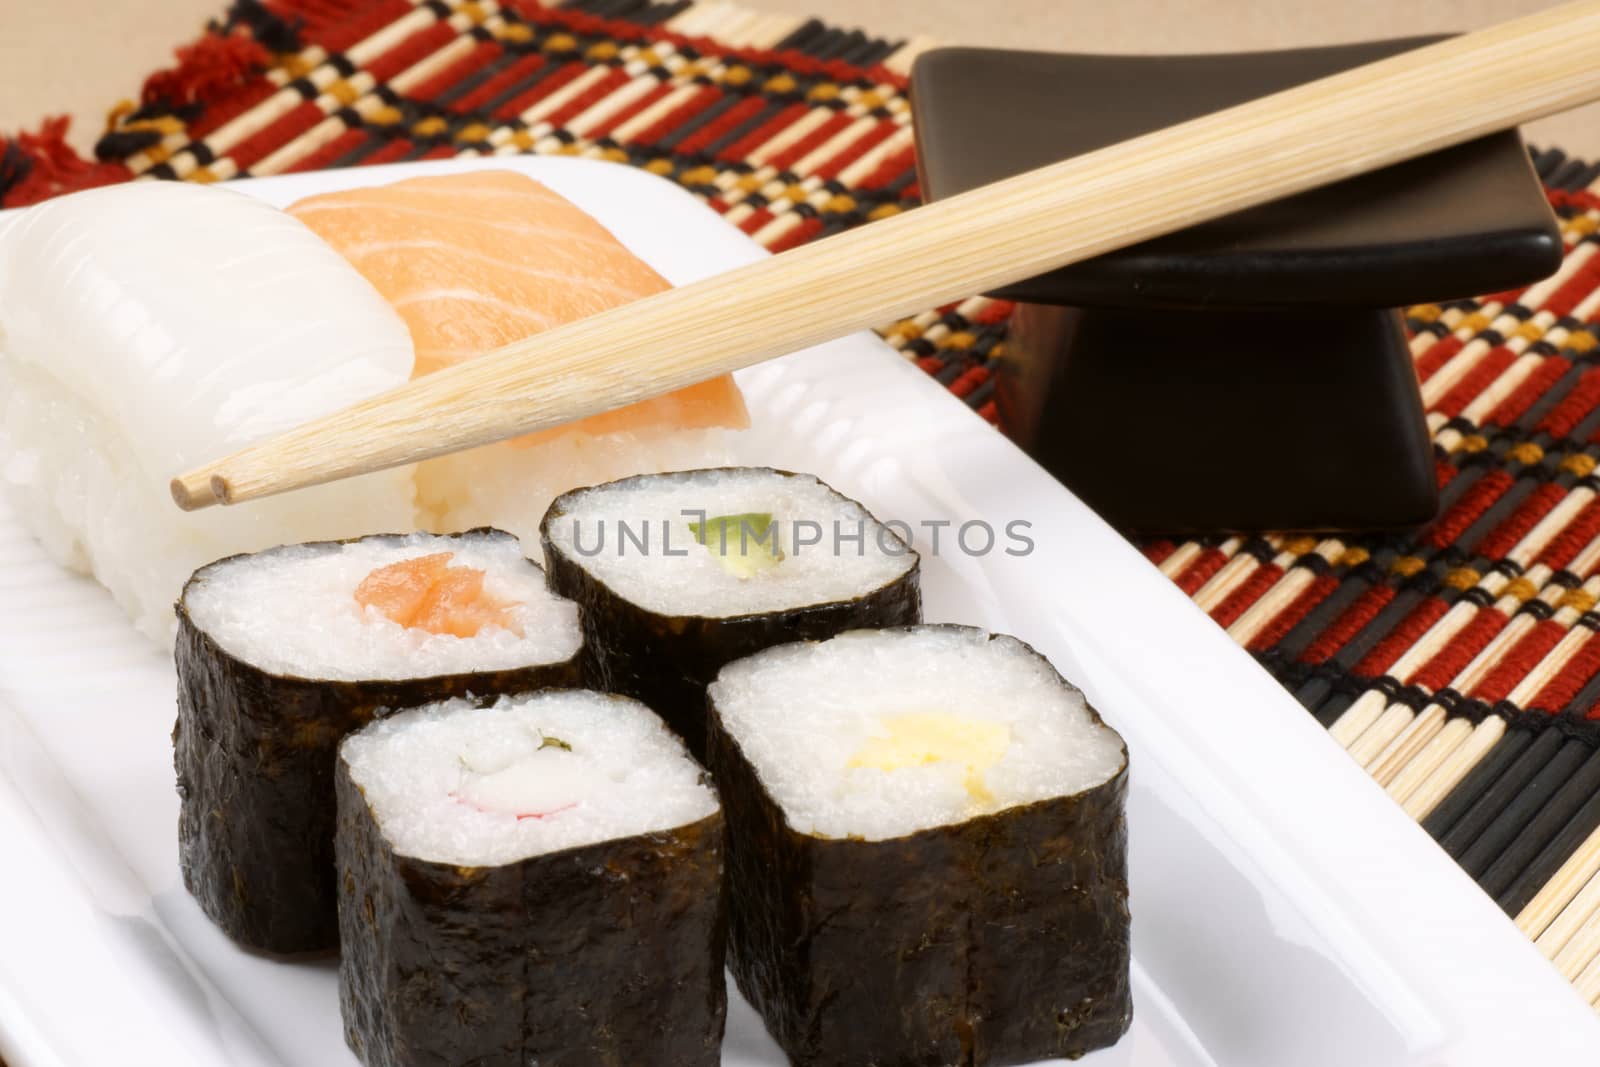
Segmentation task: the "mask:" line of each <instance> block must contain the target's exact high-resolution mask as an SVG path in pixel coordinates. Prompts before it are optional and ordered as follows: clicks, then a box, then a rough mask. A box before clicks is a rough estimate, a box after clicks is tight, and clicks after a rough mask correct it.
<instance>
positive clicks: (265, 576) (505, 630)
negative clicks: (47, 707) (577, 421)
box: [172, 530, 586, 954]
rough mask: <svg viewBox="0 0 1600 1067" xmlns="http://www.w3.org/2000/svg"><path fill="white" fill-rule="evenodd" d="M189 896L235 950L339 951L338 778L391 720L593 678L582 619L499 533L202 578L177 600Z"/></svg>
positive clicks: (329, 550)
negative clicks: (348, 743)
mask: <svg viewBox="0 0 1600 1067" xmlns="http://www.w3.org/2000/svg"><path fill="white" fill-rule="evenodd" d="M177 612H178V637H177V647H176V652H175V655H176V659H177V670H178V723H177V726H176V728H175V729H174V731H173V735H172V739H173V749H174V762H175V763H176V766H177V772H178V793H179V795H180V797H181V798H182V803H181V806H180V814H179V823H178V844H179V854H180V859H181V861H182V866H183V879H184V884H185V885H186V886H187V887H188V889H189V892H190V893H192V894H193V895H194V897H195V899H196V900H198V901H199V902H200V906H201V907H202V908H203V909H204V910H205V912H206V914H207V915H209V916H210V917H211V918H212V920H213V921H215V922H216V923H217V925H219V926H221V927H222V929H223V930H224V931H225V932H226V933H227V934H228V936H230V937H232V938H233V939H234V940H235V941H237V942H239V943H240V944H241V945H244V946H247V947H249V948H254V949H259V950H262V951H266V952H274V953H283V954H289V953H301V952H316V951H325V950H328V949H332V948H335V947H337V945H338V920H337V914H336V897H335V894H334V880H333V824H334V796H333V768H334V761H335V759H336V757H337V751H338V745H339V741H340V739H341V738H343V737H344V735H345V734H347V733H349V732H350V731H351V730H355V729H358V728H359V727H361V726H364V725H366V724H367V723H368V722H370V721H371V720H372V719H373V718H374V717H376V716H377V715H379V714H380V713H381V712H382V711H384V710H385V709H393V708H402V707H410V706H413V705H417V704H425V703H429V702H431V701H436V700H443V699H448V698H450V697H458V696H465V695H467V694H472V695H474V696H477V697H489V698H492V697H494V696H497V695H500V694H502V693H510V692H521V691H524V690H527V689H533V688H538V687H540V686H550V685H559V686H571V685H581V684H583V682H584V680H585V679H584V673H585V671H584V669H583V664H584V663H585V662H586V657H585V656H584V654H583V632H582V626H581V624H580V622H579V616H578V607H577V605H575V604H573V603H572V602H571V601H568V600H563V599H562V598H560V597H558V596H556V595H555V594H553V593H551V592H550V591H549V590H548V589H547V587H546V585H545V581H544V574H543V572H542V571H540V569H539V567H538V566H537V565H536V564H534V563H532V562H530V561H529V560H527V559H526V558H524V556H523V554H522V549H521V546H520V544H519V543H518V541H517V539H516V538H514V537H512V536H511V535H509V534H504V533H500V532H498V531H494V530H474V531H471V532H468V533H463V534H457V535H454V536H450V537H435V536H431V535H427V534H414V535H410V536H378V537H364V538H361V539H360V540H356V541H348V542H334V541H324V542H316V543H312V544H304V545H292V546H288V547H284V548H276V549H270V550H268V551H265V552H258V553H255V554H253V555H245V556H233V557H231V558H229V559H225V560H221V561H219V562H217V563H213V564H210V565H209V566H206V567H202V568H201V569H200V570H199V571H197V572H196V573H195V575H194V577H192V578H191V579H190V580H189V582H188V584H187V585H186V586H185V587H184V591H183V596H182V598H181V599H180V600H179V602H178V605H177Z"/></svg>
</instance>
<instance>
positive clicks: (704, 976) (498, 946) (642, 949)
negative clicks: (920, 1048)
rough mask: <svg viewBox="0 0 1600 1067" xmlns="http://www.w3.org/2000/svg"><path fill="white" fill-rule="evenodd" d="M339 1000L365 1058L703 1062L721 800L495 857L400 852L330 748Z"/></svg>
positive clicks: (717, 1007)
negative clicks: (646, 828) (672, 820)
mask: <svg viewBox="0 0 1600 1067" xmlns="http://www.w3.org/2000/svg"><path fill="white" fill-rule="evenodd" d="M337 778H338V782H337V794H338V806H339V827H338V836H337V847H336V851H337V862H338V876H339V881H340V901H339V926H340V935H341V941H342V953H341V958H340V962H339V1006H340V1011H341V1013H342V1015H343V1017H344V1026H345V1040H346V1041H347V1042H348V1043H349V1045H350V1047H351V1049H353V1050H354V1051H355V1053H356V1055H357V1056H359V1057H360V1058H361V1060H362V1062H363V1063H365V1064H366V1065H367V1067H464V1065H471V1067H526V1065H528V1064H537V1065H538V1067H715V1065H716V1064H718V1063H719V1062H720V1060H721V1048H722V1031H723V1024H724V1019H725V1016H726V1012H727V990H726V987H725V985H724V981H723V969H722V959H723V948H724V939H725V926H724V913H723V890H722V851H723V823H722V818H723V817H722V813H721V812H720V811H718V812H715V813H713V814H711V815H708V816H706V817H705V818H703V819H700V820H699V821H697V822H693V823H689V824H687V825H684V826H680V827H677V828H676V829H673V830H668V831H663V832H657V833H648V834H639V835H636V836H633V837H625V838H618V839H615V840H611V841H604V842H600V843H599V844H594V845H585V846H580V847H577V848H570V849H565V850H563V851H560V852H552V853H547V854H544V855H540V856H533V857H530V858H528V859H525V860H519V861H517V862H515V863H508V864H504V865H502V866H494V867H455V866H451V865H449V864H443V863H434V862H430V861H427V860H422V859H416V858H414V857H409V856H402V855H398V854H396V853H395V852H394V850H393V849H392V848H391V847H390V845H389V843H388V841H387V839H385V837H384V836H383V832H382V829H381V828H380V827H379V825H378V822H377V819H376V818H375V817H374V816H373V814H372V811H371V808H370V807H369V806H368V804H367V802H366V799H365V797H364V796H363V794H362V792H361V788H360V786H358V785H357V784H356V783H355V780H354V779H353V778H352V777H351V775H350V772H349V766H348V764H346V763H345V762H344V761H343V760H340V761H339V769H338V774H337Z"/></svg>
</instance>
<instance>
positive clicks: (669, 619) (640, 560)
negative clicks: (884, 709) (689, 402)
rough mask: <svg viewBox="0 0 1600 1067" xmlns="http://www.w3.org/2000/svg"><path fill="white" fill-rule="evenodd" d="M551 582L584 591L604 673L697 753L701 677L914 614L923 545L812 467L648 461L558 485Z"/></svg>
mask: <svg viewBox="0 0 1600 1067" xmlns="http://www.w3.org/2000/svg"><path fill="white" fill-rule="evenodd" d="M540 533H541V535H542V538H543V542H544V558H545V568H546V570H547V571H548V572H549V574H550V586H551V588H552V589H554V590H555V591H556V592H558V593H560V594H561V595H562V596H566V597H571V598H572V599H573V600H576V601H577V602H578V603H579V604H580V605H582V606H583V612H584V626H585V629H586V632H587V636H588V641H589V645H590V647H591V649H592V651H593V654H594V655H595V657H596V660H597V662H598V666H599V673H600V677H601V679H602V680H603V687H604V688H606V689H609V690H611V691H613V692H619V693H626V694H628V695H629V696H633V697H637V698H638V699H640V700H642V701H644V702H645V703H646V704H648V705H649V706H650V707H651V708H652V709H654V710H655V711H656V712H657V713H658V714H660V715H661V716H662V717H663V718H665V719H666V720H667V724H668V725H669V726H671V727H672V728H673V729H674V730H676V731H677V732H678V734H679V735H680V736H682V737H683V738H684V740H685V741H687V742H688V744H689V748H690V751H692V752H693V753H695V755H697V756H699V755H701V754H702V753H703V752H704V751H705V687H706V686H707V685H708V684H710V682H711V680H712V679H713V678H715V677H716V674H717V671H718V670H719V669H720V668H721V667H722V666H723V665H724V664H726V663H730V662H732V661H733V660H736V659H738V658H740V657H741V656H747V655H749V654H751V653H752V652H757V651H760V650H761V649H763V648H767V647H769V646H771V645H775V644H782V643H786V642H790V641H797V640H805V639H819V638H824V637H831V636H832V635H834V634H836V633H839V632H840V631H843V630H850V629H856V628H858V627H867V626H892V625H904V624H908V623H915V622H920V621H921V619H922V598H921V592H920V587H919V584H918V582H919V560H918V557H917V554H916V552H914V551H913V550H912V549H911V548H910V546H909V545H907V544H906V543H905V542H904V541H903V540H901V538H900V537H899V536H898V535H897V534H896V533H895V532H894V530H893V529H891V528H890V527H888V526H885V525H884V524H882V523H880V522H879V521H878V520H877V519H875V518H873V517H872V515H871V514H869V513H868V512H867V510H866V508H864V507H862V506H861V505H860V504H858V503H856V502H855V501H854V500H851V499H849V498H848V497H845V496H842V495H841V494H839V493H838V492H835V491H834V490H833V489H832V488H830V487H829V486H827V485H825V484H824V483H823V482H821V481H819V480H818V479H816V478H814V477H812V476H811V475H809V474H791V473H789V472H787V471H779V470H772V469H769V468H757V467H727V468H714V469H708V470H694V471H680V472H675V473H671V474H647V475H641V476H639V477H635V478H624V479H622V480H621V481H616V482H608V483H607V484H605V485H599V486H594V487H592V488H586V489H575V490H573V491H571V492H569V493H566V494H564V495H562V496H560V497H558V498H557V499H556V501H555V503H553V504H552V505H551V506H550V510H549V511H548V512H547V513H546V514H545V517H544V522H543V523H542V524H541V526H540Z"/></svg>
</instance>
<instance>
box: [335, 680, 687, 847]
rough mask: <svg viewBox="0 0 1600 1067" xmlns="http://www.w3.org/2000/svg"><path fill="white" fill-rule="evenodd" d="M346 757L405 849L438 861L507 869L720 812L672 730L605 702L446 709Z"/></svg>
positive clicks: (368, 733) (388, 730)
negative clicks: (551, 854) (532, 858)
mask: <svg viewBox="0 0 1600 1067" xmlns="http://www.w3.org/2000/svg"><path fill="white" fill-rule="evenodd" d="M556 742H560V744H564V745H566V746H569V748H561V747H560V745H558V744H557V743H556ZM339 752H340V755H341V757H342V758H343V760H344V761H345V763H346V764H347V765H348V767H349V769H350V774H351V777H352V779H353V780H354V781H355V783H356V785H358V786H359V787H360V788H361V791H362V793H363V795H364V796H365V798H366V802H367V804H368V806H369V808H370V810H371V811H372V814H373V815H374V817H375V818H376V819H377V822H378V826H379V828H380V830H381V831H382V833H383V835H384V837H385V838H386V839H387V840H388V841H389V843H390V845H391V846H392V847H393V848H394V850H395V851H396V852H397V853H399V854H401V855H404V856H413V857H416V858H418V859H423V860H429V861H432V862H435V863H450V864H456V865H458V866H469V867H481V866H497V865H500V864H506V863H512V862H515V861H517V860H520V859H526V858H527V857H530V856H538V855H543V854H545V853H549V852H556V851H559V850H562V849H568V848H575V847H578V846H582V845H592V844H597V843H599V842H602V841H610V840H614V839H617V838H624V837H632V836H635V835H638V834H646V833H654V832H660V831H664V830H670V829H673V828H674V827H679V826H685V825H688V824H690V823H694V822H698V821H699V820H701V819H704V818H705V817H707V816H708V815H711V814H713V813H714V812H716V811H717V808H718V804H717V795H716V792H715V791H714V790H713V789H712V788H711V787H710V786H709V785H707V784H706V782H705V780H704V776H703V774H702V772H701V769H700V767H699V765H698V764H696V763H695V762H694V761H693V760H691V759H690V758H689V756H688V754H687V753H686V752H685V751H684V748H683V745H682V743H681V742H680V741H679V740H678V739H677V738H676V737H674V736H673V735H672V733H671V732H670V731H668V730H667V728H666V727H665V726H664V725H663V724H662V723H661V720H660V719H658V718H656V716H655V715H654V714H653V713H651V712H650V710H649V709H648V708H646V707H645V706H644V705H643V704H640V703H638V702H637V701H633V700H629V699H627V698H625V697H619V696H612V695H609V694H603V693H593V692H587V691H582V690H547V691H545V692H542V693H535V694H532V695H528V696H520V697H505V698H502V699H501V700H500V701H499V702H498V703H497V704H495V705H494V706H493V707H490V708H475V707H472V706H471V705H470V704H469V703H467V702H466V701H460V700H456V701H446V702H444V703H442V704H433V705H429V706H427V707H424V708H418V709H415V710H412V711H407V712H402V713H400V714H398V715H394V716H390V717H389V718H385V719H380V720H378V721H377V722H374V723H373V724H371V725H370V726H367V727H366V728H364V729H362V730H360V731H358V732H357V733H354V734H351V735H350V736H349V737H347V738H346V739H345V741H344V743H343V744H342V745H341V747H340V749H339ZM519 815H521V816H523V817H521V818H519V817H518V816H519Z"/></svg>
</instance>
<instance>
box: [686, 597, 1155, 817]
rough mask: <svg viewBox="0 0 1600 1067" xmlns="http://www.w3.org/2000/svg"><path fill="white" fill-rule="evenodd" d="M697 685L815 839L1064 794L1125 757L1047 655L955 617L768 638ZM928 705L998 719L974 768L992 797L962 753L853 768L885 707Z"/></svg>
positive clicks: (912, 710)
mask: <svg viewBox="0 0 1600 1067" xmlns="http://www.w3.org/2000/svg"><path fill="white" fill-rule="evenodd" d="M709 694H710V697H711V700H712V701H714V702H715V705H716V709H717V712H718V714H719V715H720V717H721V720H722V723H723V726H724V728H725V729H726V730H727V731H728V733H729V735H730V736H731V737H732V738H733V739H734V740H735V741H736V742H737V743H738V745H739V748H740V750H741V751H742V752H743V754H744V757H745V759H746V760H747V761H749V763H750V764H751V766H752V767H754V768H755V771H756V773H757V775H759V777H760V779H761V781H762V783H763V784H764V785H765V787H766V789H767V791H768V792H769V793H770V794H771V796H772V798H773V800H774V801H776V802H777V804H778V805H779V807H781V808H782V809H783V813H784V816H785V818H786V819H787V820H788V823H789V825H790V826H791V827H792V828H793V829H794V830H796V831H797V832H800V833H805V834H814V835H817V836H821V837H832V838H845V837H855V838H862V839H865V840H868V841H879V840H885V839H888V838H893V837H900V836H903V835H905V834H910V833H915V832H917V831H919V830H927V829H932V828H934V827H938V826H947V825H950V824H953V823H959V822H962V821H964V820H967V819H971V818H974V817H976V816H979V815H983V814H988V813H991V812H994V811H999V810H1002V809H1004V808H1008V807H1012V806H1015V805H1020V804H1028V803H1032V802H1035V801H1039V800H1045V799H1048V798H1050V797H1061V796H1071V795H1074V794H1076V793H1080V792H1082V791H1084V790H1086V789H1089V788H1092V787H1094V786H1097V785H1100V784H1102V783H1103V782H1105V781H1107V780H1108V779H1110V778H1111V777H1113V776H1114V775H1115V774H1116V773H1117V772H1118V770H1120V769H1121V768H1122V766H1123V765H1124V764H1125V762H1126V760H1127V754H1126V749H1125V748H1124V746H1123V742H1122V738H1121V737H1119V736H1118V735H1117V733H1116V731H1114V730H1112V729H1111V728H1109V727H1107V726H1105V725H1104V724H1102V723H1099V722H1096V721H1095V720H1094V718H1093V717H1092V716H1091V714H1090V712H1089V710H1088V706H1087V705H1086V704H1085V702H1084V699H1083V695H1082V694H1081V693H1079V692H1078V691H1077V690H1075V689H1071V688H1069V687H1067V686H1065V685H1063V684H1062V681H1061V678H1060V676H1059V675H1058V674H1056V672H1055V670H1054V669H1052V668H1051V667H1050V665H1049V664H1048V663H1047V662H1045V661H1044V660H1043V659H1041V658H1040V657H1038V656H1037V655H1035V654H1034V653H1033V652H1031V651H1030V650H1029V649H1028V648H1027V647H1026V646H1025V645H1023V644H1022V642H1020V641H1018V640H1016V639H1015V638H1012V637H1004V636H1000V637H994V638H991V636H990V635H989V634H987V633H984V632H983V631H981V630H975V629H969V628H966V627H925V628H913V629H910V630H853V631H850V632H848V633H845V634H841V635H840V636H838V637H835V638H832V639H830V640H827V641H822V642H815V643H801V644H791V645H780V646H778V647H776V648H771V649H768V650H766V651H765V652H761V653H758V654H756V655H754V656H751V657H749V658H747V659H742V660H738V661H736V662H734V663H731V664H729V665H728V666H727V667H724V668H723V669H722V672H721V674H719V675H718V677H717V680H716V682H714V683H713V684H712V685H711V687H710V690H709ZM926 715H948V716H954V717H957V718H960V719H963V720H968V721H973V722H977V723H981V724H991V723H992V724H999V725H1000V726H1002V727H1003V728H1004V731H1005V733H1004V734H1003V735H1001V736H1004V737H1005V738H1006V744H1005V747H1004V753H1003V755H1001V756H1000V757H999V759H998V760H997V761H995V762H993V763H992V764H991V765H988V766H985V767H981V768H977V772H978V777H979V778H980V779H981V786H982V787H983V788H984V789H985V790H986V791H987V792H988V793H989V794H992V796H990V797H989V798H987V799H982V800H980V799H978V798H975V797H974V796H973V793H972V790H971V789H969V788H968V775H969V768H968V767H967V766H964V765H962V763H961V761H960V760H953V761H937V762H928V763H920V764H914V765H909V766H904V767H900V768H898V769H894V770H883V769H879V768H877V767H872V766H851V764H852V763H853V762H859V761H858V760H857V759H855V757H856V756H857V755H858V754H859V753H861V752H862V751H863V749H864V748H865V747H866V746H869V745H870V744H872V743H873V742H874V741H879V740H881V739H882V738H883V737H884V735H885V733H886V727H885V720H886V719H887V720H889V721H893V720H894V719H895V718H896V717H899V716H926Z"/></svg>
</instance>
